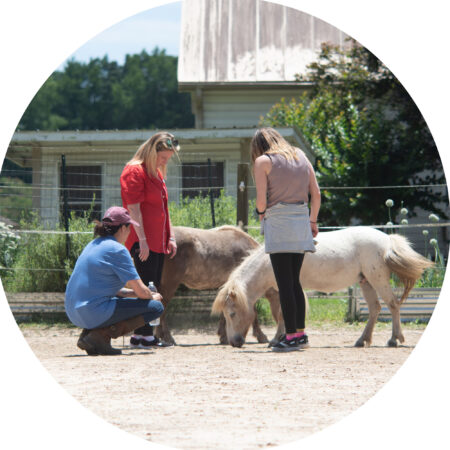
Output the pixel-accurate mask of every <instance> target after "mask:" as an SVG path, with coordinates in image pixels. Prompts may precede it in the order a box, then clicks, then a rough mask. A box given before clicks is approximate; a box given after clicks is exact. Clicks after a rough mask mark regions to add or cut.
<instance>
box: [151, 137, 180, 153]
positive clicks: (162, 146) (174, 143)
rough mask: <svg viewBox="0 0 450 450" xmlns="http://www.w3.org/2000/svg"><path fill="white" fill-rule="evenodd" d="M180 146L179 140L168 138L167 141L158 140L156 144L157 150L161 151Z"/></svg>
mask: <svg viewBox="0 0 450 450" xmlns="http://www.w3.org/2000/svg"><path fill="white" fill-rule="evenodd" d="M177 147H178V140H177V139H172V138H167V139H166V140H165V141H161V142H158V144H157V145H156V151H157V152H161V151H163V150H166V149H169V150H176V149H177Z"/></svg>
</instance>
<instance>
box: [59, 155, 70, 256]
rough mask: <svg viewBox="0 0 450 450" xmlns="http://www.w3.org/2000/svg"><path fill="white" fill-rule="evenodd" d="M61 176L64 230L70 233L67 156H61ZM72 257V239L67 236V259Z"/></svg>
mask: <svg viewBox="0 0 450 450" xmlns="http://www.w3.org/2000/svg"><path fill="white" fill-rule="evenodd" d="M61 174H62V189H63V192H62V194H63V219H64V230H65V231H69V202H68V199H67V195H68V192H67V171H66V155H61ZM69 255H70V237H69V235H68V234H66V258H68V257H69Z"/></svg>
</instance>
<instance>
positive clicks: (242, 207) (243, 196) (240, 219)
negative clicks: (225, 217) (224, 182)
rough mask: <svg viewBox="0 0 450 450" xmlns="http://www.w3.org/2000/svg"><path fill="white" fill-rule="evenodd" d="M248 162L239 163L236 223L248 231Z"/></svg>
mask: <svg viewBox="0 0 450 450" xmlns="http://www.w3.org/2000/svg"><path fill="white" fill-rule="evenodd" d="M248 171H249V165H248V163H239V164H238V176H237V196H236V197H237V207H236V209H237V214H236V224H237V225H238V226H239V227H241V228H242V229H244V230H245V231H247V228H246V227H247V225H248Z"/></svg>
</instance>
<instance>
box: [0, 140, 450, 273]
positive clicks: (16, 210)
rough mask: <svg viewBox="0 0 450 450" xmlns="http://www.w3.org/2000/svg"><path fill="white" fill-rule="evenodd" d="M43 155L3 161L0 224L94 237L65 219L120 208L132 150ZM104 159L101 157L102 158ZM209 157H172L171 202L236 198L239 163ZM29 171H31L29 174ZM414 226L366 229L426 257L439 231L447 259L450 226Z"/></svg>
mask: <svg viewBox="0 0 450 450" xmlns="http://www.w3.org/2000/svg"><path fill="white" fill-rule="evenodd" d="M46 150H48V151H50V150H52V151H53V153H49V154H48V155H45V154H43V155H42V157H40V158H27V163H26V165H27V167H19V166H18V165H17V164H15V163H13V162H11V161H9V160H5V161H6V162H5V164H4V165H3V168H2V171H1V174H0V176H1V179H0V222H1V221H3V222H6V223H12V224H14V223H17V222H18V221H19V218H20V217H27V218H29V217H31V216H35V217H38V218H39V219H40V220H41V223H42V224H43V226H44V228H46V229H42V230H34V229H16V230H15V231H14V232H15V233H17V234H19V235H33V234H41V235H48V234H54V235H58V234H62V235H66V236H73V235H83V234H84V235H88V234H91V233H92V232H88V231H69V229H68V226H67V216H68V214H71V213H75V214H80V213H83V212H86V211H88V210H89V209H91V210H92V212H93V217H94V218H100V215H101V212H102V211H104V210H106V209H107V208H108V207H109V206H111V205H114V204H116V205H121V204H122V200H121V195H120V184H119V178H120V174H121V172H122V170H123V167H124V164H125V163H126V161H127V159H131V157H132V156H133V154H134V150H133V151H129V155H128V156H129V158H127V152H124V151H123V150H121V151H120V152H112V153H111V154H108V155H107V156H106V157H105V158H99V155H98V153H97V151H96V150H95V149H93V151H92V154H91V156H89V157H87V156H86V155H85V154H83V156H82V157H81V158H80V157H79V156H77V155H74V154H73V153H71V154H70V157H69V156H68V157H67V159H66V158H65V155H61V154H60V153H58V152H57V151H56V150H55V149H54V148H53V149H52V148H51V147H49V148H47V149H46ZM69 153H70V152H69ZM102 154H105V153H104V152H103V153H102ZM7 156H8V155H7ZM209 156H210V155H209V154H208V153H205V152H199V153H194V152H190V153H189V154H188V155H183V156H182V160H178V159H176V158H175V157H174V158H173V159H172V160H171V162H170V163H169V165H168V176H167V189H168V192H169V200H170V201H172V202H179V200H180V198H189V197H192V196H193V195H203V196H207V195H211V199H212V197H217V196H218V193H219V192H220V191H224V192H225V193H226V194H228V195H231V196H236V195H237V192H238V187H237V183H236V178H237V169H236V166H237V162H238V161H234V160H230V161H228V160H224V159H223V158H222V159H220V158H218V157H216V158H215V160H212V161H211V159H210V158H209ZM63 157H64V158H63ZM30 167H32V170H31V169H30ZM245 189H246V190H247V191H248V192H249V194H250V197H251V198H254V196H255V186H254V185H253V183H252V181H251V177H250V178H249V183H248V185H247V186H245ZM321 189H322V190H327V191H343V190H345V191H367V190H370V191H373V190H382V191H383V192H385V193H386V197H389V196H392V197H395V192H396V191H398V190H404V189H407V190H411V189H415V190H427V191H433V192H439V193H441V194H442V196H443V198H448V191H447V185H446V184H417V185H390V186H384V185H379V186H324V185H321ZM211 207H212V208H213V207H214V202H213V201H211ZM447 208H448V205H447ZM213 217H214V213H213ZM415 221H416V222H418V223H409V224H406V225H403V224H393V225H387V224H366V226H370V227H373V228H378V229H382V230H383V231H387V232H391V231H395V230H397V231H399V232H402V233H404V234H405V235H406V236H407V237H408V238H409V239H410V240H412V241H413V242H416V243H417V244H418V245H416V246H417V247H418V251H420V252H422V253H423V252H424V247H426V243H425V242H424V238H423V236H422V231H423V230H424V229H426V228H429V229H430V230H437V234H438V235H439V238H440V240H441V242H442V243H443V244H444V253H445V254H446V253H447V247H448V242H447V241H448V238H447V236H448V233H447V228H448V226H449V224H450V223H447V222H439V223H429V222H428V221H427V217H426V216H422V217H419V218H416V219H415ZM61 223H64V224H65V231H62V230H60V229H58V228H59V225H60V224H61ZM213 223H214V219H213ZM235 223H236V222H233V223H230V225H235ZM180 225H181V224H180ZM183 225H189V224H183ZM244 227H245V229H246V230H257V229H258V227H257V226H248V225H245V224H244ZM341 228H345V227H338V226H324V225H322V226H319V229H320V231H331V230H336V229H341ZM430 237H431V236H430ZM8 270H9V269H8ZM18 270H19V269H18ZM20 270H25V269H20ZM35 270H38V269H35ZM39 270H47V269H39ZM48 270H50V269H48ZM52 270H56V269H52Z"/></svg>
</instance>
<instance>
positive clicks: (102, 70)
mask: <svg viewBox="0 0 450 450" xmlns="http://www.w3.org/2000/svg"><path fill="white" fill-rule="evenodd" d="M177 62H178V59H177V57H174V56H169V55H166V53H165V50H160V49H158V48H155V49H154V50H153V52H152V53H151V54H148V53H147V52H145V51H142V52H141V53H139V54H137V55H127V56H126V60H125V63H124V64H123V65H119V64H118V63H117V62H115V61H109V60H108V58H107V57H106V56H105V57H103V58H95V59H91V60H90V61H89V63H81V62H77V61H75V60H71V61H69V62H68V63H67V64H66V66H65V68H64V70H63V71H56V72H54V73H53V74H52V75H51V76H50V77H49V79H48V80H47V81H46V82H45V83H44V85H43V86H42V88H41V89H40V90H39V91H38V93H37V94H36V95H35V97H34V98H33V100H32V101H31V103H30V105H29V106H28V108H27V110H26V111H25V113H24V115H23V117H22V119H21V121H20V123H19V125H18V129H19V130H34V129H41V130H44V129H45V130H57V129H60V130H74V129H79V130H95V129H101V130H105V129H144V128H147V129H148V128H189V127H192V126H193V124H194V118H193V115H192V112H191V106H190V96H189V94H185V93H183V94H182V93H179V92H178V83H177Z"/></svg>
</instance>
